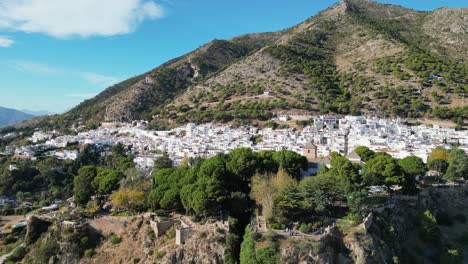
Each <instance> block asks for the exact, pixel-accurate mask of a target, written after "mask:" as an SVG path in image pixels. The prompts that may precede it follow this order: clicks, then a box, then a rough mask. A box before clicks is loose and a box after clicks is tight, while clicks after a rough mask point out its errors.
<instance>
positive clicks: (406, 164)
mask: <svg viewBox="0 0 468 264" xmlns="http://www.w3.org/2000/svg"><path fill="white" fill-rule="evenodd" d="M398 164H399V165H400V166H401V168H402V169H403V171H404V172H405V173H406V174H407V175H410V176H412V177H416V176H418V175H419V176H424V175H425V173H426V165H425V164H424V162H423V161H422V159H421V158H419V157H416V156H408V157H406V158H403V159H401V160H399V161H398Z"/></svg>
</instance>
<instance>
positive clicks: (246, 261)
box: [240, 225, 257, 264]
mask: <svg viewBox="0 0 468 264" xmlns="http://www.w3.org/2000/svg"><path fill="white" fill-rule="evenodd" d="M240 263H241V264H257V259H256V257H255V240H254V238H253V232H252V230H251V228H250V226H249V225H247V227H246V228H245V233H244V239H243V240H242V244H241V251H240Z"/></svg>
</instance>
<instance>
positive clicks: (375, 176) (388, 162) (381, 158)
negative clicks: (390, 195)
mask: <svg viewBox="0 0 468 264" xmlns="http://www.w3.org/2000/svg"><path fill="white" fill-rule="evenodd" d="M362 175H363V180H364V183H366V184H367V185H385V186H387V187H391V186H392V185H400V186H403V187H404V186H405V184H406V183H405V176H404V172H403V169H402V168H401V167H400V165H399V164H398V162H397V161H396V160H395V159H394V158H392V157H390V156H387V155H377V156H376V157H374V158H372V159H370V160H369V161H367V162H366V164H365V165H364V167H363V168H362Z"/></svg>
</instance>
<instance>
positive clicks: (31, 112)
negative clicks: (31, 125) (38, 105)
mask: <svg viewBox="0 0 468 264" xmlns="http://www.w3.org/2000/svg"><path fill="white" fill-rule="evenodd" d="M19 111H21V112H23V113H26V114H28V115H33V116H45V115H53V114H55V113H52V112H49V111H42V110H39V111H35V110H28V109H21V110H19Z"/></svg>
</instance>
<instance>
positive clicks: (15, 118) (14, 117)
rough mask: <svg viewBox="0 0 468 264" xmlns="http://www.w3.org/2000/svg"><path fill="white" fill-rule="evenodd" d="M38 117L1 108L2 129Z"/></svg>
mask: <svg viewBox="0 0 468 264" xmlns="http://www.w3.org/2000/svg"><path fill="white" fill-rule="evenodd" d="M34 117H36V116H35V115H31V114H27V113H25V112H22V111H19V110H15V109H10V108H5V107H1V106H0V127H4V126H9V125H14V124H16V123H19V122H21V121H24V120H28V119H31V118H34Z"/></svg>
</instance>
